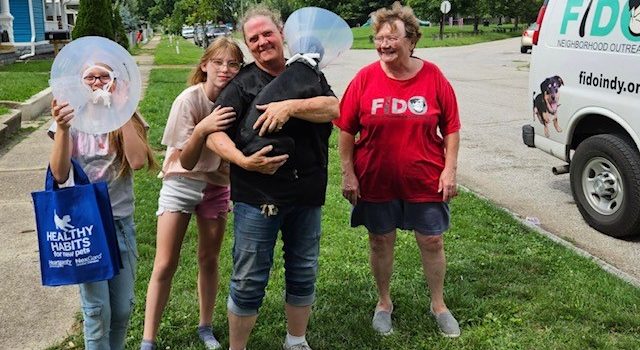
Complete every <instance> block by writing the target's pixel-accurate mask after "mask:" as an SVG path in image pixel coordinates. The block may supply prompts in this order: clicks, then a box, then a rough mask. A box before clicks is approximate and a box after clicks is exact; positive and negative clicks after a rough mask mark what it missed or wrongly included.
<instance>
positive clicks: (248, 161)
mask: <svg viewBox="0 0 640 350" xmlns="http://www.w3.org/2000/svg"><path fill="white" fill-rule="evenodd" d="M272 149H273V146H271V145H269V146H265V147H264V148H262V149H261V150H259V151H258V152H256V153H254V154H252V155H250V156H248V157H245V158H244V159H243V161H242V164H239V165H240V166H241V167H242V168H244V169H245V170H249V171H255V172H259V173H263V174H267V175H273V174H274V173H275V172H276V171H277V170H278V169H279V168H280V167H281V166H282V164H284V163H285V162H286V161H287V159H288V158H289V155H287V154H283V155H280V156H275V157H267V156H266V154H267V153H269V152H271V150H272Z"/></svg>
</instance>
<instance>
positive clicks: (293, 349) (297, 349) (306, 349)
mask: <svg viewBox="0 0 640 350" xmlns="http://www.w3.org/2000/svg"><path fill="white" fill-rule="evenodd" d="M282 349H283V350H311V347H310V346H309V344H308V343H307V341H306V340H305V341H304V342H303V343H300V344H295V345H287V342H286V341H285V342H284V344H282Z"/></svg>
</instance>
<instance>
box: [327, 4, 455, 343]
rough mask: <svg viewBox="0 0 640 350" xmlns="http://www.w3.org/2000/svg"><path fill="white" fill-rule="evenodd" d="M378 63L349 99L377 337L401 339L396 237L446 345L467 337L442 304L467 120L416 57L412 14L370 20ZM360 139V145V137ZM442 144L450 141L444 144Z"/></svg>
mask: <svg viewBox="0 0 640 350" xmlns="http://www.w3.org/2000/svg"><path fill="white" fill-rule="evenodd" d="M372 19H373V30H374V32H375V36H374V42H375V46H376V50H377V51H378V55H379V56H380V60H379V61H376V62H374V63H372V64H370V65H368V66H366V67H364V68H363V69H362V70H360V72H358V74H357V75H356V76H355V78H354V79H353V80H352V81H351V83H350V84H349V86H348V87H347V90H346V92H345V94H344V96H343V98H342V101H341V105H340V118H339V119H336V120H335V121H334V123H335V125H336V126H337V127H339V128H340V129H341V132H340V141H339V146H340V158H341V160H342V170H343V174H344V178H343V185H342V194H343V196H344V197H345V198H346V199H347V200H349V202H351V204H352V205H354V208H353V212H352V214H351V226H352V227H356V226H359V225H364V226H365V227H366V228H367V230H368V231H369V244H370V248H371V252H370V260H371V268H372V272H373V275H374V278H375V280H376V285H377V288H378V304H377V306H376V308H375V312H374V317H373V328H374V329H375V330H376V331H378V332H379V333H381V334H389V333H391V332H392V331H393V328H392V324H391V313H392V311H393V302H392V301H391V293H390V289H389V285H390V280H391V273H392V269H393V250H394V243H395V240H396V229H405V230H413V231H414V232H415V237H416V241H417V243H418V247H419V248H420V253H421V255H422V266H423V269H424V274H425V277H426V280H427V283H428V285H429V289H430V291H431V313H432V314H433V315H434V317H435V318H436V321H437V324H438V327H439V328H440V331H441V332H442V333H443V335H445V336H448V337H457V336H459V335H460V328H459V326H458V322H457V321H456V319H455V318H454V317H453V315H452V314H451V312H450V311H449V309H448V308H447V306H446V304H445V302H444V297H443V288H444V275H445V270H446V260H445V253H444V243H443V238H442V234H443V232H444V231H446V230H447V229H448V228H449V206H448V204H447V203H448V201H449V200H450V199H451V198H453V197H454V196H455V195H456V194H457V193H456V167H457V157H458V145H459V142H460V135H459V130H460V119H459V115H458V105H457V101H456V97H455V94H454V92H453V89H452V88H451V85H450V84H449V82H448V81H447V79H446V78H445V77H444V76H443V74H442V72H441V71H440V70H439V69H438V67H436V66H435V65H434V64H432V63H430V62H427V61H424V60H421V59H419V58H416V57H414V56H412V53H413V50H414V48H415V46H416V43H417V42H418V40H419V39H420V36H421V33H420V27H419V24H418V20H417V18H416V17H415V15H414V14H413V10H412V9H411V8H410V7H406V6H402V5H400V4H399V3H398V2H396V3H394V4H393V6H392V8H391V9H384V8H383V9H380V10H378V11H376V12H375V13H374V14H373V15H372ZM358 133H359V137H358V139H357V141H356V137H355V135H356V134H358ZM440 135H442V136H440Z"/></svg>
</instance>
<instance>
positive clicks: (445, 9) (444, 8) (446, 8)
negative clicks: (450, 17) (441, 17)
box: [440, 0, 451, 14]
mask: <svg viewBox="0 0 640 350" xmlns="http://www.w3.org/2000/svg"><path fill="white" fill-rule="evenodd" d="M449 11H451V3H450V2H449V1H447V0H445V1H443V2H442V3H441V4H440V12H442V13H444V14H447V13H449Z"/></svg>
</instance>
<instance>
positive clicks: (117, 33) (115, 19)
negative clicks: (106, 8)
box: [111, 1, 129, 50]
mask: <svg viewBox="0 0 640 350" xmlns="http://www.w3.org/2000/svg"><path fill="white" fill-rule="evenodd" d="M113 6H114V7H113V8H112V12H113V15H112V17H111V21H112V24H113V40H114V41H115V42H117V43H118V44H120V46H122V47H124V48H125V50H129V39H128V38H127V32H126V31H125V30H124V25H123V24H122V17H120V4H119V2H118V1H116V2H115V4H114V5H113Z"/></svg>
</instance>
